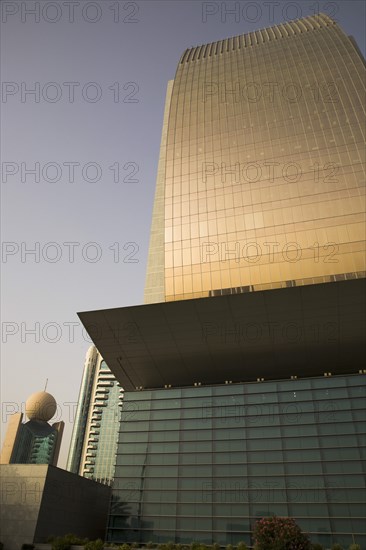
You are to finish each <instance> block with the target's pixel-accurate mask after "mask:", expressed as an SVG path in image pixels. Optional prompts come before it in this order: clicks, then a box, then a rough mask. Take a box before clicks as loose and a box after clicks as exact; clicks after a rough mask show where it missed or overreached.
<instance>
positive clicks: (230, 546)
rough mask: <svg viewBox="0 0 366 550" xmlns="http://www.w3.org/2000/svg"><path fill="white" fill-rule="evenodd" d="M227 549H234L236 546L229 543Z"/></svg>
mask: <svg viewBox="0 0 366 550" xmlns="http://www.w3.org/2000/svg"><path fill="white" fill-rule="evenodd" d="M226 550H234V546H233V545H232V544H228V545H227V547H226Z"/></svg>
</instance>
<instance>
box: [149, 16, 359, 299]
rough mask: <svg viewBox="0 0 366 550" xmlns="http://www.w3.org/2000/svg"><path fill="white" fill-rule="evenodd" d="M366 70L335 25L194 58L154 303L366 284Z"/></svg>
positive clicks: (166, 198)
mask: <svg viewBox="0 0 366 550" xmlns="http://www.w3.org/2000/svg"><path fill="white" fill-rule="evenodd" d="M363 71H364V64H363V59H362V57H361V54H360V53H359V51H358V49H357V47H356V46H355V44H354V42H353V41H352V40H351V39H350V38H349V37H347V36H346V35H345V34H344V32H343V31H342V30H341V29H340V28H339V27H338V26H337V25H336V24H335V23H334V22H333V21H332V20H330V19H329V18H328V17H327V16H325V15H320V16H314V17H308V18H304V19H301V20H298V21H294V22H288V23H284V24H283V25H277V26H274V27H271V28H268V29H263V30H261V31H256V32H253V33H249V34H247V35H242V36H236V37H233V38H229V39H227V40H221V41H219V42H215V43H212V44H207V45H203V46H199V47H196V48H190V49H189V50H186V51H185V53H184V54H183V56H182V58H181V60H180V62H179V64H178V68H177V72H176V76H175V79H174V82H173V83H172V84H171V85H170V86H169V87H168V93H167V101H166V112H165V120H164V127H163V138H162V146H161V153H160V155H161V156H160V163H159V172H158V178H157V189H156V199H155V205H154V218H153V224H152V233H151V243H150V254H149V264H148V273H147V286H146V301H148V302H151V301H163V300H164V299H165V300H179V299H186V298H194V297H203V296H209V295H215V294H221V293H223V292H243V291H247V290H264V289H271V288H279V287H282V286H289V285H305V284H311V283H316V282H327V281H332V280H335V279H336V280H339V279H343V278H353V277H358V276H362V277H363V276H364V273H365V232H364V178H365V176H364V164H363V161H364V139H365V135H364V125H363V120H364V119H363V117H364V105H363V97H364V96H363V90H364V88H363V86H364V84H363Z"/></svg>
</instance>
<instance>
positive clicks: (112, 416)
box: [67, 346, 123, 484]
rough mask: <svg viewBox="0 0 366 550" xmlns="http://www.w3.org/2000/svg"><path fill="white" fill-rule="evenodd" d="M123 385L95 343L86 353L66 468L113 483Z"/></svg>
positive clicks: (91, 477)
mask: <svg viewBox="0 0 366 550" xmlns="http://www.w3.org/2000/svg"><path fill="white" fill-rule="evenodd" d="M122 397H123V393H122V389H121V387H120V384H119V383H118V382H117V380H116V379H115V377H114V376H113V374H112V373H111V371H110V370H109V368H108V366H107V365H106V363H105V361H103V358H102V356H101V355H100V353H99V352H98V350H97V349H96V347H95V346H91V347H90V348H89V350H88V352H87V354H86V358H85V365H84V372H83V378H82V381H81V386H80V392H79V399H78V405H77V409H76V415H75V423H74V429H73V432H72V437H71V443H70V450H69V456H68V460H67V470H69V471H70V472H73V473H78V474H80V475H82V476H84V477H87V478H90V479H95V480H96V481H99V482H101V483H106V484H110V483H111V481H112V479H113V475H114V467H115V458H116V450H117V439H118V429H119V422H120V407H121V404H122Z"/></svg>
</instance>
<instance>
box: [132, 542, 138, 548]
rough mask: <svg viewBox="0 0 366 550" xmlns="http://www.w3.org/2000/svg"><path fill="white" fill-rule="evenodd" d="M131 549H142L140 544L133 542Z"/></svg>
mask: <svg viewBox="0 0 366 550" xmlns="http://www.w3.org/2000/svg"><path fill="white" fill-rule="evenodd" d="M131 548H140V545H139V543H138V542H133V543H132V544H131Z"/></svg>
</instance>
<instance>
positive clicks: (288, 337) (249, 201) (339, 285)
mask: <svg viewBox="0 0 366 550" xmlns="http://www.w3.org/2000/svg"><path fill="white" fill-rule="evenodd" d="M363 76H364V63H363V59H362V57H361V56H360V54H359V52H358V49H357V47H356V46H355V44H354V42H353V41H352V39H350V38H348V37H347V36H346V35H345V34H344V33H343V31H342V30H341V29H340V28H339V27H338V26H337V25H336V24H335V23H334V22H333V21H332V20H331V19H329V18H328V17H326V16H324V15H319V16H314V17H307V18H304V19H301V20H298V21H292V22H289V23H285V24H283V25H277V26H275V27H271V28H268V29H264V30H261V31H256V32H253V33H249V34H247V35H243V36H239V37H234V38H230V39H227V40H222V41H219V42H215V43H212V44H207V45H203V46H199V47H197V48H191V49H189V50H187V51H186V52H185V53H184V54H183V56H182V58H181V59H180V61H179V65H178V69H177V72H176V76H175V79H174V81H173V82H170V83H169V85H168V91H167V100H166V107H165V114H164V123H163V135H162V142H161V153H160V162H159V167H158V178H157V188H156V196H155V203H154V210H153V220H152V228H151V241H150V251H149V260H148V271H147V279H146V291H145V301H146V302H147V303H146V304H145V305H143V306H134V307H126V308H117V309H111V310H102V311H94V312H84V313H80V314H79V315H80V318H81V320H82V322H83V323H84V325H85V327H86V328H87V330H88V327H89V333H90V334H91V336H92V338H93V340H94V342H95V344H96V345H97V346H98V349H99V350H100V352H101V353H102V354H103V357H104V358H105V360H106V361H107V363H108V365H109V367H110V368H111V370H112V372H113V373H114V375H115V376H116V378H117V379H118V380H119V381H120V383H121V385H122V386H123V388H124V390H125V393H124V405H123V411H122V420H121V427H120V436H119V446H118V451H117V463H116V464H117V466H116V472H115V480H114V484H113V497H112V505H111V509H110V516H109V527H108V540H109V541H111V542H124V541H126V540H128V541H133V542H139V543H142V542H147V541H149V540H152V541H154V542H167V541H169V540H172V541H174V542H176V543H184V544H187V543H190V542H191V541H198V542H203V543H209V544H211V543H213V542H217V543H219V544H220V545H226V544H229V543H231V544H237V543H238V542H239V541H240V540H243V541H245V542H246V543H247V544H253V542H254V541H253V538H252V531H253V527H254V525H255V522H256V520H257V519H260V518H261V517H264V516H271V515H277V516H290V517H293V518H294V519H295V520H296V521H297V523H298V524H299V525H300V526H301V528H302V529H303V530H305V531H307V532H308V533H309V534H310V537H311V539H312V541H313V542H320V543H322V544H324V545H326V546H328V547H329V546H331V545H332V544H333V543H340V544H343V545H349V544H351V543H352V542H356V543H359V544H360V545H361V547H362V546H365V545H366V533H365V526H364V522H363V515H364V513H365V509H364V507H363V504H362V501H363V500H364V496H365V477H364V462H363V461H362V457H363V456H364V452H365V428H364V425H365V424H364V422H363V419H365V408H364V397H365V385H364V381H363V378H364V377H363V374H365V371H364V370H363V368H364V366H363V365H364V359H365V353H364V345H363V341H364V332H365V330H366V326H365V286H364V277H365V264H364V261H365V239H364V230H363V228H364V226H363V225H362V223H363V222H364V213H365V208H364V202H363V197H364V187H363V184H364V172H362V170H363V165H362V154H363V131H364V127H365V124H364V122H365V113H364V108H363V105H362V91H363V90H364V86H363V85H362V81H363ZM126 326H128V327H134V339H131V338H130V337H129V336H130V335H129V332H128V331H123V330H121V327H126ZM96 328H97V329H98V330H96ZM93 329H94V330H93ZM132 413H133V414H132Z"/></svg>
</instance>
